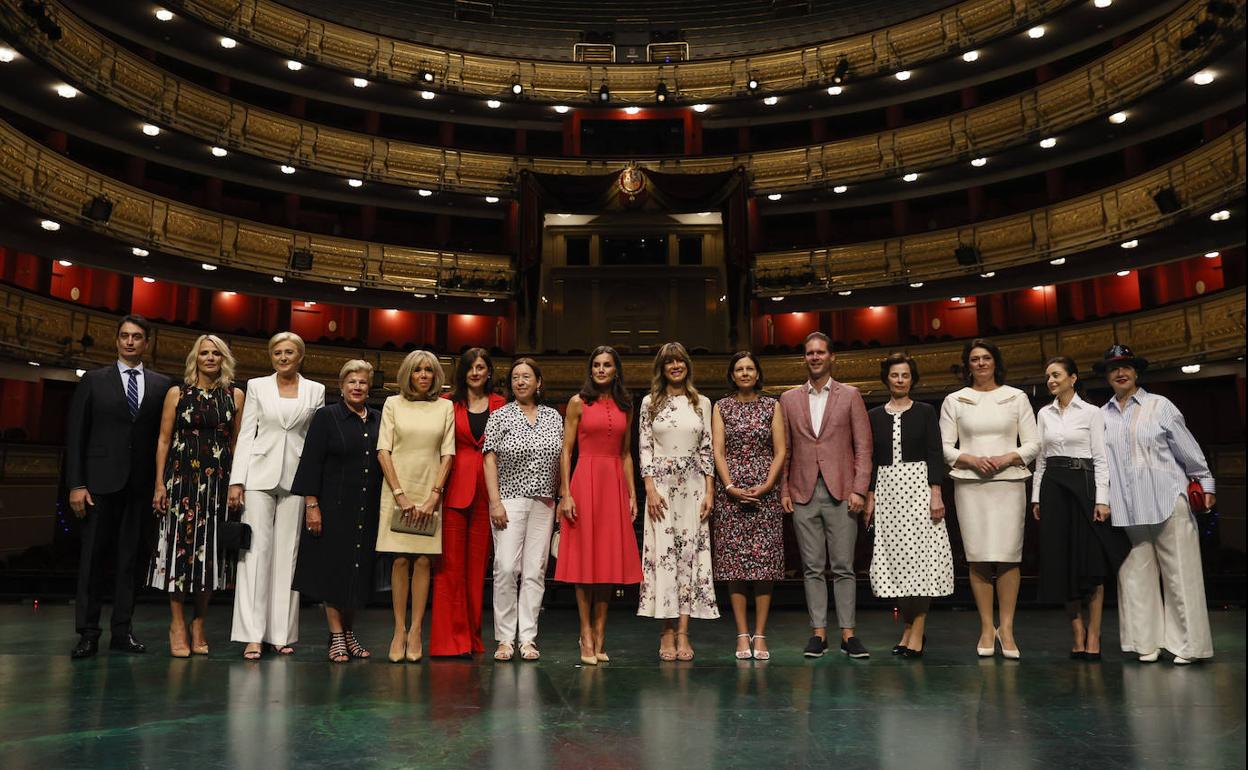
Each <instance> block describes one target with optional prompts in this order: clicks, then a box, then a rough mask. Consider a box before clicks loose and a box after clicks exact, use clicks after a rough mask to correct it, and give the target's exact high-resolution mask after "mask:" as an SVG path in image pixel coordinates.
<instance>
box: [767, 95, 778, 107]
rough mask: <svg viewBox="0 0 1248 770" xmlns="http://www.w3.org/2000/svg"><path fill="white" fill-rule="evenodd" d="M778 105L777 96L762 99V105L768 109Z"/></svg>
mask: <svg viewBox="0 0 1248 770" xmlns="http://www.w3.org/2000/svg"><path fill="white" fill-rule="evenodd" d="M779 103H780V97H779V96H768V97H766V98H764V99H763V104H765V105H767V106H768V107H775V106H776V105H777V104H779Z"/></svg>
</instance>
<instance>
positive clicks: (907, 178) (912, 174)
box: [901, 171, 919, 182]
mask: <svg viewBox="0 0 1248 770" xmlns="http://www.w3.org/2000/svg"><path fill="white" fill-rule="evenodd" d="M918 178H919V175H918V174H916V173H915V172H913V171H911V172H910V173H909V174H906V175H904V176H902V178H901V181H903V182H913V181H914V180H916V179H918Z"/></svg>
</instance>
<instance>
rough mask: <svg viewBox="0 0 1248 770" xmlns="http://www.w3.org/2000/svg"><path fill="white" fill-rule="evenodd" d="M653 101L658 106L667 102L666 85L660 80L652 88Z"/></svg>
mask: <svg viewBox="0 0 1248 770" xmlns="http://www.w3.org/2000/svg"><path fill="white" fill-rule="evenodd" d="M654 101H655V102H656V103H658V104H663V103H664V102H666V101H667V84H666V83H664V82H663V81H661V80H660V81H659V84H658V85H657V86H655V88H654Z"/></svg>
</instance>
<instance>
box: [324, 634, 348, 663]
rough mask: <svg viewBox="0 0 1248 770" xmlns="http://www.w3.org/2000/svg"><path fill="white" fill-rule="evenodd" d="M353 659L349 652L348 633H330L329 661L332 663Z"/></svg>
mask: <svg viewBox="0 0 1248 770" xmlns="http://www.w3.org/2000/svg"><path fill="white" fill-rule="evenodd" d="M348 660H351V656H350V655H348V654H347V635H346V634H345V633H341V632H340V633H337V634H335V633H332V632H331V633H330V635H329V661H330V662H331V663H346V662H347V661H348Z"/></svg>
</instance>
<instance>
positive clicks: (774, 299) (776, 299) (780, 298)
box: [771, 297, 784, 302]
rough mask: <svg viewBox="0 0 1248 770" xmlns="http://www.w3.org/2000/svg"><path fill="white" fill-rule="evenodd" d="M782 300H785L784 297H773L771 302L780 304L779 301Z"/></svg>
mask: <svg viewBox="0 0 1248 770" xmlns="http://www.w3.org/2000/svg"><path fill="white" fill-rule="evenodd" d="M782 299H784V297H772V298H771V301H772V302H779V301H780V300H782Z"/></svg>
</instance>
